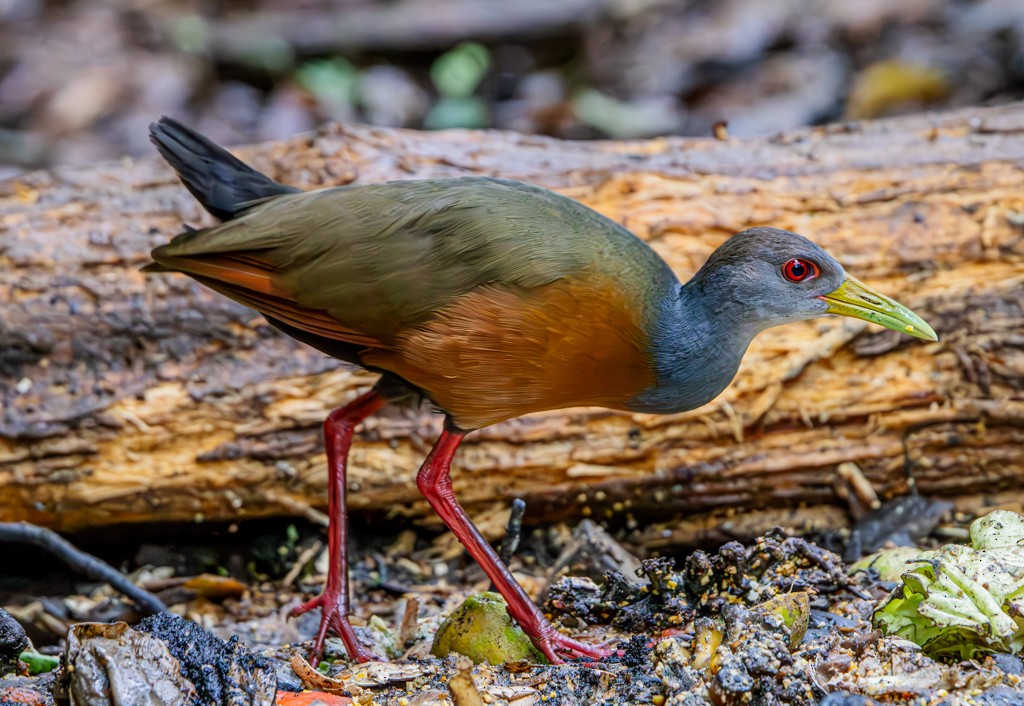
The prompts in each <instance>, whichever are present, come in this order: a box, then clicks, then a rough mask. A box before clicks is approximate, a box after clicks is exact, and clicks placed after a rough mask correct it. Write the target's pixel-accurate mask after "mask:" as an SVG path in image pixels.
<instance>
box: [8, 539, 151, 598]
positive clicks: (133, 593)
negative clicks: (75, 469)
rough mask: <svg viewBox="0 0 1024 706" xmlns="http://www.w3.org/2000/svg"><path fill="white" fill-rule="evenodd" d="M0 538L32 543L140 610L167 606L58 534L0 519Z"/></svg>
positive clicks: (111, 567) (108, 565)
mask: <svg viewBox="0 0 1024 706" xmlns="http://www.w3.org/2000/svg"><path fill="white" fill-rule="evenodd" d="M0 542H18V543H21V544H34V545H35V546H37V547H40V548H42V549H45V550H46V551H48V552H50V553H51V554H53V555H55V556H56V557H57V558H58V559H60V560H61V561H63V562H64V563H65V564H67V565H68V566H70V567H71V568H72V569H74V570H75V571H78V572H80V573H83V574H85V575H86V576H89V577H90V578H94V579H96V580H98V581H104V582H106V583H108V584H110V586H111V587H112V588H113V589H114V590H116V591H118V592H119V593H121V594H123V595H125V596H127V597H128V598H130V599H131V600H132V602H133V603H135V605H136V606H137V607H138V608H139V610H141V611H142V612H143V613H146V614H151V613H166V612H167V606H165V605H164V603H163V601H161V600H160V599H159V598H157V597H156V596H154V595H153V594H152V593H150V592H149V591H147V590H145V589H142V588H139V587H138V586H136V585H135V584H134V583H132V582H131V581H130V580H129V579H128V577H127V576H125V575H124V574H122V573H121V572H120V571H118V570H117V569H115V568H114V567H113V566H111V565H110V564H108V563H106V562H105V561H103V560H102V559H99V558H97V557H94V556H93V555H92V554H86V553H85V552H83V551H82V550H81V549H78V548H76V547H75V546H74V545H73V544H71V542H69V541H67V540H66V539H64V538H63V537H61V536H60V535H59V534H57V533H56V532H54V531H52V530H48V529H46V528H44V527H37V526H36V525H32V524H29V523H28V522H0Z"/></svg>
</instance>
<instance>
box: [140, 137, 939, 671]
mask: <svg viewBox="0 0 1024 706" xmlns="http://www.w3.org/2000/svg"><path fill="white" fill-rule="evenodd" d="M150 130H151V137H152V139H153V142H154V143H155V144H156V146H157V148H158V149H159V150H160V153H161V154H162V155H163V156H164V158H165V159H166V160H167V161H168V162H170V164H171V166H172V167H174V169H175V170H176V171H177V173H178V175H179V176H180V177H181V180H182V181H183V182H184V184H185V186H186V188H188V190H189V191H191V192H192V194H193V195H194V196H195V197H196V198H197V199H198V200H199V202H200V203H201V204H202V205H203V207H205V208H206V210H207V211H209V212H210V213H211V214H213V215H214V216H216V217H217V218H219V219H220V220H221V221H223V223H221V224H220V225H217V226H214V227H212V228H204V229H202V230H190V231H188V232H185V233H182V234H180V235H178V236H177V237H175V238H174V239H173V240H172V241H171V242H170V243H168V244H167V245H163V246H161V247H158V248H156V249H155V250H154V251H153V259H154V260H155V263H153V264H152V265H150V266H148V267H147V269H148V270H150V271H158V272H168V271H173V272H183V273H185V274H187V275H189V276H191V277H194V278H195V279H197V280H198V281H200V282H202V283H203V284H205V285H207V286H209V287H211V288H213V289H215V290H216V291H218V292H220V293H222V294H224V295H226V296H228V297H231V298H232V299H234V300H236V301H238V302H241V303H242V304H245V305H246V306H249V307H252V308H253V309H255V310H256V311H258V312H260V313H261V314H263V316H265V317H266V319H267V320H268V321H269V322H270V323H271V324H273V325H274V326H275V327H277V328H278V329H280V330H281V331H283V332H284V333H286V334H288V335H289V336H292V337H294V338H296V339H298V340H299V341H302V342H303V343H306V344H308V345H311V346H313V347H315V348H317V349H319V350H321V351H323V352H324V353H326V354H328V355H330V356H334V357H335V358H339V359H341V360H344V361H347V362H349V363H352V364H355V365H358V366H362V367H363V368H366V369H368V370H372V371H376V372H379V373H380V374H381V377H380V380H379V382H378V383H377V384H376V385H375V386H374V387H373V388H372V389H371V390H370V391H368V392H366V393H364V394H363V395H361V396H360V397H358V398H356V399H355V400H354V401H352V402H351V403H349V404H348V405H347V406H345V407H342V408H341V409H338V410H336V411H334V412H333V413H331V414H330V415H329V416H328V417H327V420H326V421H325V422H324V443H325V446H326V451H327V462H328V465H329V479H330V480H329V485H328V498H329V504H330V517H331V527H330V531H329V552H330V573H329V575H328V577H327V585H326V588H325V589H324V591H323V593H322V594H321V595H320V596H318V597H316V598H314V599H313V600H311V601H309V602H308V603H306V604H304V605H303V606H300V607H299V608H298V609H296V613H302V612H304V611H307V610H310V609H312V608H315V607H319V608H321V609H322V611H323V613H322V618H321V623H320V630H319V632H318V634H317V637H316V641H315V643H314V652H316V653H319V652H320V651H321V649H322V646H323V641H324V638H325V637H326V635H327V633H328V632H329V631H332V632H334V633H336V634H338V635H339V636H340V637H341V638H342V640H343V641H344V643H345V647H346V649H347V650H348V653H349V656H350V657H351V658H352V659H355V660H360V661H366V660H369V659H373V658H374V655H372V654H371V653H370V652H369V650H367V648H366V647H364V646H363V645H361V644H360V642H359V640H358V639H357V638H356V635H355V633H354V631H353V629H352V627H351V625H350V624H349V620H348V613H349V595H348V585H347V565H346V556H345V554H346V551H345V546H346V518H345V465H346V460H347V456H348V451H349V446H350V444H351V441H352V433H353V430H354V429H355V427H356V426H357V425H358V424H359V423H360V422H361V421H362V420H363V419H365V418H366V417H367V416H368V415H370V414H372V413H373V412H375V411H377V410H378V409H380V408H381V407H382V406H383V405H384V404H386V403H388V402H401V401H403V400H412V399H422V398H425V399H427V400H429V401H430V403H431V404H432V405H433V406H434V407H435V408H436V409H437V410H438V411H440V412H442V413H443V414H444V415H445V426H444V431H443V432H442V433H441V436H440V438H439V439H438V440H437V443H436V444H435V445H434V448H433V450H432V451H431V452H430V454H429V455H428V456H427V458H426V460H425V461H424V463H423V466H422V467H421V468H420V470H419V475H418V476H417V479H416V481H417V485H418V486H419V489H420V490H421V491H422V492H423V494H424V496H426V499H427V500H428V501H429V502H430V505H431V506H432V507H433V508H434V510H435V511H436V512H437V513H438V515H440V516H441V518H442V519H443V520H444V522H445V524H446V525H447V526H448V527H449V529H451V531H452V532H454V533H455V536H456V537H458V539H459V540H460V541H461V542H462V543H463V544H464V545H465V547H466V549H467V550H468V551H469V553H470V554H471V555H472V556H473V558H474V559H475V560H476V561H477V562H478V563H479V564H480V566H481V567H482V568H483V570H484V572H485V573H486V574H487V576H488V577H489V578H490V580H491V581H492V582H493V583H494V585H495V587H496V588H497V589H498V590H499V591H500V592H501V594H502V595H503V596H504V597H505V599H506V601H507V602H508V611H509V613H510V614H511V616H512V617H513V618H514V619H515V620H516V621H517V622H518V623H519V625H520V626H522V628H523V629H524V630H525V631H526V633H527V634H528V635H529V636H530V637H531V639H532V640H533V642H534V643H535V644H536V646H537V648H538V649H540V651H541V652H543V653H544V654H545V655H546V656H547V658H548V659H549V660H551V661H552V662H559V661H561V659H562V658H564V657H587V658H599V657H602V656H604V655H606V654H608V652H607V650H606V649H604V648H602V647H599V646H595V645H590V644H586V643H583V642H581V641H578V640H574V639H572V638H570V637H568V636H566V635H563V634H562V633H560V632H558V631H557V630H555V629H554V627H553V626H552V625H551V624H550V623H549V622H548V621H547V620H546V619H545V618H544V616H543V615H542V614H541V612H540V611H539V610H538V609H537V607H536V606H535V605H534V604H533V603H532V602H531V601H530V599H529V597H528V596H527V595H526V593H525V592H524V591H523V589H522V588H521V587H520V586H519V584H518V583H516V581H515V579H514V578H513V577H512V575H511V573H510V572H509V571H508V569H507V568H506V567H505V566H504V565H503V564H502V563H501V561H500V560H499V559H498V556H497V555H496V554H495V552H494V550H493V549H492V548H491V547H490V545H489V544H488V543H487V542H486V541H485V540H484V538H483V537H482V536H481V534H480V532H479V531H478V530H477V529H476V527H475V526H474V525H473V523H472V522H471V521H470V520H469V518H468V517H467V516H466V513H465V512H464V511H463V509H462V507H461V506H460V505H459V503H458V500H457V499H456V498H455V495H454V494H453V492H452V486H451V481H450V478H449V467H450V464H451V461H452V457H453V456H454V454H455V451H456V449H457V448H458V446H459V443H460V442H461V441H462V439H463V438H464V437H465V436H466V434H468V433H469V432H471V431H473V430H474V429H479V428H481V427H484V426H487V425H489V424H494V423H495V422H500V421H502V420H505V419H511V418H513V417H518V416H520V415H523V414H529V413H530V412H538V411H541V410H551V409H561V408H565V407H575V406H584V405H596V406H601V407H608V408H611V409H617V410H626V411H631V412H649V413H675V412H682V411H685V410H689V409H693V408H695V407H698V406H700V405H702V404H704V403H706V402H708V401H710V400H712V399H713V398H714V397H715V396H717V395H718V394H719V393H720V392H721V391H722V390H723V389H724V388H725V387H726V386H727V385H728V384H729V383H730V381H731V380H732V378H733V376H734V375H735V373H736V370H737V367H738V366H739V363H740V359H741V358H742V357H743V354H744V352H745V351H746V349H747V346H748V344H749V343H750V341H751V339H752V338H753V337H754V336H755V335H757V334H758V332H760V331H763V330H764V329H766V328H768V327H770V326H777V325H779V324H784V323H788V322H790V321H799V320H802V319H811V318H814V317H817V316H821V315H823V314H842V315H844V316H853V317H857V318H860V319H866V320H868V321H872V322H875V323H877V324H881V325H882V326H886V327H888V328H891V329H894V330H896V331H902V332H904V333H907V334H910V335H911V336H916V337H918V338H923V339H926V340H930V341H934V340H936V336H935V332H934V331H932V329H931V328H930V327H929V326H928V324H926V323H925V322H924V321H923V320H922V319H921V318H920V317H918V316H917V315H916V314H914V313H913V312H911V311H910V310H909V309H907V308H906V307H904V306H902V305H900V304H899V303H897V302H895V301H893V300H892V299H889V298H888V297H886V296H884V295H882V294H880V293H879V292H876V291H875V290H873V289H871V288H870V287H868V286H867V285H865V284H863V283H861V282H859V281H858V280H856V279H854V278H853V277H851V276H849V275H847V274H846V272H845V271H844V270H843V267H842V265H840V264H839V263H838V262H836V260H835V259H834V258H833V257H832V256H831V255H829V254H828V253H827V252H825V251H824V250H823V249H822V248H820V247H818V246H817V245H815V244H814V243H812V242H811V241H809V240H807V239H806V238H804V237H802V236H799V235H796V234H794V233H789V232H786V231H782V230H776V229H774V228H751V229H749V230H746V231H743V232H742V233H739V234H738V235H735V236H733V237H732V238H730V239H729V240H727V241H726V242H725V243H724V244H723V245H722V246H721V247H719V248H718V249H717V250H715V251H714V252H713V253H712V254H711V257H709V258H708V260H707V262H706V263H704V265H703V267H701V268H700V270H699V271H698V272H697V273H696V274H695V275H694V276H693V278H692V279H690V280H689V281H688V282H687V283H685V284H682V283H680V281H679V280H678V279H677V278H676V276H675V274H673V272H672V270H671V269H669V267H668V265H667V264H666V263H665V262H664V261H663V260H662V259H661V258H660V257H659V256H658V255H657V254H656V253H655V252H654V251H653V250H652V249H651V248H650V247H648V246H647V245H646V244H645V243H644V242H643V241H642V240H640V239H639V238H637V237H636V236H634V235H633V234H632V233H630V232H629V231H627V230H626V229H625V228H623V227H622V226H620V225H618V224H617V223H615V222H613V221H611V220H609V219H608V218H605V217H604V216H602V215H600V214H598V213H596V212H595V211H593V210H591V209H589V208H587V207H585V206H583V205H582V204H579V203H577V202H576V201H573V200H571V199H568V198H566V197H563V196H559V195H558V194H555V193H552V192H551V191H547V190H545V189H542V188H538V187H536V186H530V185H527V184H523V183H520V182H515V181H509V180H505V179H492V178H483V177H466V178H457V179H431V180H423V181H395V182H388V183H384V184H367V185H353V186H341V187H335V188H328V189H320V190H317V191H308V192H304V191H301V190H299V189H296V188H294V187H290V186H285V185H283V184H280V183H278V182H275V181H273V180H271V179H270V178H268V177H266V176H264V175H263V174H260V173H259V172H257V171H255V170H254V169H252V168H251V167H249V166H247V165H246V164H244V163H242V162H241V161H239V160H238V159H236V158H235V157H233V156H231V155H230V154H228V153H227V152H226V151H225V150H223V149H222V148H220V147H219V146H217V145H215V144H214V143H213V142H211V141H210V140H208V139H207V138H205V137H204V136H202V135H200V134H198V133H196V132H194V131H193V130H191V129H189V128H187V127H185V126H183V125H181V124H179V123H177V122H175V121H173V120H170V119H167V118H164V119H162V120H161V121H160V122H159V123H156V124H154V125H152V126H151V129H150Z"/></svg>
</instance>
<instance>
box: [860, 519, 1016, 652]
mask: <svg viewBox="0 0 1024 706" xmlns="http://www.w3.org/2000/svg"><path fill="white" fill-rule="evenodd" d="M971 542H972V546H971V547H965V546H962V545H956V544H950V545H946V546H944V547H942V548H941V549H937V550H935V551H929V552H922V553H921V554H920V555H919V556H918V557H917V558H916V559H914V560H911V561H909V562H908V564H910V565H911V568H910V569H909V570H908V571H907V572H906V573H904V574H903V575H902V577H901V578H902V581H903V583H902V585H901V586H898V587H897V588H896V589H895V590H894V591H893V592H892V594H891V595H889V596H888V597H887V598H886V599H885V600H883V601H882V602H881V603H880V604H879V605H878V607H877V608H875V613H874V621H875V624H876V625H877V626H878V627H879V628H881V629H882V631H883V632H885V633H887V634H890V635H898V636H900V637H902V638H905V639H907V640H911V641H912V642H915V643H917V644H918V645H920V646H921V647H922V648H923V649H924V650H925V652H927V653H928V654H929V655H931V656H932V657H935V658H945V659H972V658H975V657H978V656H982V655H986V654H991V653H994V652H1009V653H1013V654H1018V653H1020V652H1022V651H1024V518H1022V517H1021V516H1020V515H1017V514H1015V513H1012V512H1005V511H997V512H992V513H989V514H988V515H986V516H985V517H982V518H979V519H977V520H975V521H974V522H973V523H972V524H971Z"/></svg>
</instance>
